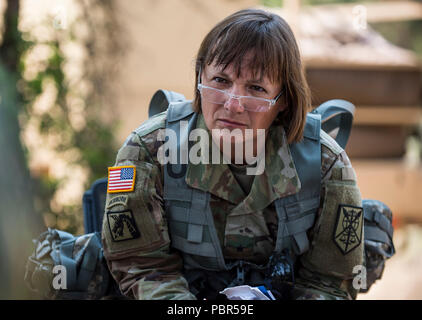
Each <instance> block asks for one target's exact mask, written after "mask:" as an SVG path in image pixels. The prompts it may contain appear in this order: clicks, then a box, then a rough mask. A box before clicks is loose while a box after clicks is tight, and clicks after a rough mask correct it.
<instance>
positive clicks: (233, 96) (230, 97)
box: [196, 67, 285, 112]
mask: <svg viewBox="0 0 422 320" xmlns="http://www.w3.org/2000/svg"><path fill="white" fill-rule="evenodd" d="M201 74H202V67H199V74H198V82H197V84H196V88H197V89H198V91H199V94H201V89H202V88H206V89H212V90H215V91H218V92H222V93H224V94H227V95H228V96H229V99H228V100H227V101H230V99H238V100H239V99H241V98H254V99H258V100H262V101H267V102H269V103H270V106H269V107H268V109H267V110H265V111H251V110H247V109H245V107H244V106H241V107H242V108H243V109H244V110H247V111H250V112H268V111H270V109H271V107H273V106H274V105H275V104H276V102H277V100H278V99H279V98H280V97H281V95H282V94H283V93H284V89H285V88H284V86H283V88H282V89H281V91H280V93H279V94H278V95H277V96H276V97H275V98H274V99H266V98H261V97H253V96H238V95H235V94H231V93H229V92H227V91H226V90H221V89H217V88H213V87H210V86H206V85H203V84H202V83H201ZM201 97H202V96H201ZM214 103H215V102H214ZM239 105H240V100H239Z"/></svg>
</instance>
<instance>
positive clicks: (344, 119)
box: [312, 99, 355, 149]
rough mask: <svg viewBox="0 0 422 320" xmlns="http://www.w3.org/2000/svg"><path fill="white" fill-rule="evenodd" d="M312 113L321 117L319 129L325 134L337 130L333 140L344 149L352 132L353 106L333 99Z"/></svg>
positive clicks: (344, 101)
mask: <svg viewBox="0 0 422 320" xmlns="http://www.w3.org/2000/svg"><path fill="white" fill-rule="evenodd" d="M312 113H313V114H320V115H321V120H322V122H321V127H322V129H323V130H324V131H325V132H327V133H328V132H330V131H332V130H333V129H335V128H338V129H339V131H338V133H337V136H336V138H335V140H336V141H337V143H338V144H339V145H340V147H342V148H343V149H344V148H345V147H346V144H347V140H349V136H350V132H351V130H352V123H353V116H354V114H355V106H354V105H353V104H352V103H350V102H348V101H346V100H341V99H333V100H329V101H326V102H324V103H323V104H321V105H320V106H318V107H317V108H316V109H314V110H313V111H312Z"/></svg>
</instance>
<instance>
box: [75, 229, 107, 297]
mask: <svg viewBox="0 0 422 320" xmlns="http://www.w3.org/2000/svg"><path fill="white" fill-rule="evenodd" d="M99 236H100V234H99V233H98V232H96V233H94V235H93V236H92V237H91V239H90V240H89V243H88V245H87V247H86V249H85V253H84V257H83V260H82V263H81V266H80V269H79V274H78V280H77V284H76V285H77V289H78V290H81V291H84V290H86V289H87V288H88V286H89V282H90V281H91V279H92V275H93V273H94V271H95V267H96V266H97V261H98V256H99V255H100V254H101V252H100V251H101V242H100V240H99Z"/></svg>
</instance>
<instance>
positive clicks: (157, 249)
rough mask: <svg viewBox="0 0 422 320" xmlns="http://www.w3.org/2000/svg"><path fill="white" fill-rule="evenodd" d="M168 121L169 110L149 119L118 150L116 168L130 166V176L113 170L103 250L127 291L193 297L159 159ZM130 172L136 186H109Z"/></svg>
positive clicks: (152, 296) (133, 295)
mask: <svg viewBox="0 0 422 320" xmlns="http://www.w3.org/2000/svg"><path fill="white" fill-rule="evenodd" d="M164 125H165V114H160V115H158V116H156V117H154V118H152V119H149V120H148V121H146V122H145V123H144V124H143V125H142V126H141V127H139V128H138V129H137V130H135V131H134V132H133V133H132V134H131V135H130V136H129V137H128V139H127V140H126V141H125V143H124V145H123V146H122V148H120V150H119V152H118V154H117V157H116V163H115V165H114V167H113V168H117V170H119V168H126V170H129V171H125V173H124V174H126V175H127V172H129V178H128V177H127V176H125V177H123V176H120V177H119V178H113V177H111V175H110V174H109V183H108V193H107V199H106V206H105V207H106V209H105V213H104V218H103V231H102V243H103V248H104V256H105V258H106V261H107V264H108V267H109V270H110V272H111V274H112V275H113V278H114V279H115V280H116V282H117V283H118V284H119V287H120V289H121V291H122V293H124V294H125V295H127V296H128V297H131V298H135V299H195V296H194V295H193V294H191V293H190V292H189V288H188V284H187V282H186V280H185V279H184V278H183V276H182V274H181V270H182V259H181V257H180V255H179V254H178V253H176V252H172V250H171V249H170V240H169V234H168V226H167V221H166V219H165V215H164V209H163V197H162V190H163V185H162V176H161V166H160V165H159V164H158V163H157V162H156V153H157V149H158V147H159V146H160V142H159V141H157V135H158V134H159V129H160V128H163V127H164ZM132 170H133V171H132ZM122 172H123V171H122ZM132 172H133V176H132ZM121 175H123V173H121ZM132 178H133V179H134V182H133V184H134V185H133V190H132V191H130V189H128V190H126V189H123V191H119V192H113V191H112V190H110V188H111V186H112V185H113V186H114V185H116V182H113V181H115V179H117V180H119V179H120V180H122V179H126V180H124V181H123V182H122V183H123V185H124V184H125V183H127V182H126V181H127V179H129V181H130V179H132ZM120 180H119V181H118V183H120V182H121V181H120ZM118 187H119V186H118ZM119 188H122V187H119ZM123 188H126V187H123ZM118 190H119V189H118Z"/></svg>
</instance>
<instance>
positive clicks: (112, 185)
mask: <svg viewBox="0 0 422 320" xmlns="http://www.w3.org/2000/svg"><path fill="white" fill-rule="evenodd" d="M135 176H136V167H135V166H120V167H109V168H108V184H107V192H108V193H115V192H131V191H133V189H134V187H135Z"/></svg>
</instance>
